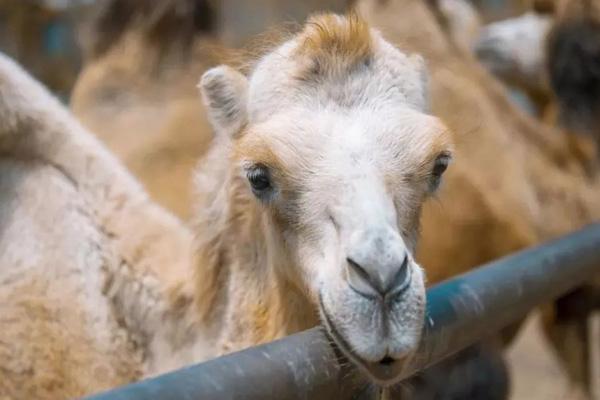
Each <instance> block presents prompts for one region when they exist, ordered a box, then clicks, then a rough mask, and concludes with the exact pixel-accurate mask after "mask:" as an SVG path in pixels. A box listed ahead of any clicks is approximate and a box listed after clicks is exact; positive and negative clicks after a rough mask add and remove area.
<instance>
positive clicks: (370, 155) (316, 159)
mask: <svg viewBox="0 0 600 400" xmlns="http://www.w3.org/2000/svg"><path fill="white" fill-rule="evenodd" d="M449 141H450V138H449V137H448V135H447V132H446V130H445V128H444V127H443V126H442V125H441V124H440V123H439V121H438V120H437V119H436V118H434V117H431V116H427V115H424V114H421V113H419V112H416V111H414V110H412V109H409V108H405V107H383V108H370V107H364V108H359V109H354V110H352V112H349V111H348V110H343V109H341V108H339V107H332V108H325V109H320V110H317V109H315V110H313V111H312V112H306V110H305V109H304V108H302V107H296V108H293V109H290V110H288V111H287V112H282V113H280V114H276V115H274V116H272V117H271V118H270V119H268V120H266V121H265V122H263V123H260V124H256V125H254V126H252V127H250V128H249V130H248V131H247V132H246V134H245V135H244V136H243V137H242V138H241V139H240V141H239V142H238V144H237V154H238V157H239V158H240V159H241V160H243V161H249V162H252V163H261V164H265V165H269V166H271V167H274V168H276V169H277V170H280V171H282V172H284V173H286V174H288V175H293V177H294V178H296V179H298V178H300V177H303V176H304V175H306V176H311V177H314V178H315V179H317V178H318V177H321V178H327V177H332V178H339V177H340V176H341V175H348V173H349V172H350V171H352V170H361V171H363V172H367V170H370V171H372V172H375V173H378V174H384V173H385V172H386V171H389V170H394V169H402V170H405V171H413V172H414V170H416V169H418V168H420V167H421V166H422V165H423V161H424V160H426V159H428V158H429V157H430V156H431V155H434V154H438V153H439V152H441V151H444V150H447V149H448V147H449ZM319 180H320V179H319Z"/></svg>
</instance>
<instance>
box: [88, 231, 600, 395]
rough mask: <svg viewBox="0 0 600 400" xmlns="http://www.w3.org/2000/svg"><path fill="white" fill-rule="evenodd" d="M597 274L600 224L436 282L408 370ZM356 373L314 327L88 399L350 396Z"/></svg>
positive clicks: (507, 322) (461, 346)
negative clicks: (419, 338) (414, 354)
mask: <svg viewBox="0 0 600 400" xmlns="http://www.w3.org/2000/svg"><path fill="white" fill-rule="evenodd" d="M594 274H600V224H597V225H592V226H589V227H587V228H586V229H583V230H581V231H579V232H576V233H573V234H571V235H568V236H565V237H563V238H561V239H558V240H555V241H552V242H549V243H547V244H544V245H541V246H539V247H536V248H532V249H528V250H524V251H522V252H519V253H516V254H514V255H511V256H508V257H505V258H502V259H499V260H497V261H494V262H491V263H489V264H486V265H484V266H482V267H480V268H478V269H476V270H474V271H471V272H469V273H467V274H464V275H461V276H457V277H455V278H453V279H451V280H449V281H446V282H444V283H441V284H438V285H436V286H434V287H432V288H431V289H429V290H428V292H427V301H428V306H427V318H426V327H425V331H424V335H423V339H422V341H421V344H420V348H419V350H418V352H417V355H416V357H415V358H414V360H412V362H411V363H410V364H409V365H408V366H407V368H406V369H405V370H404V373H403V377H404V378H408V377H410V376H411V375H412V374H414V373H415V372H417V371H420V370H423V369H424V368H426V367H428V366H431V365H433V364H435V363H438V362H439V361H441V360H442V359H444V358H445V357H448V356H449V355H451V354H453V353H456V352H457V351H459V350H461V349H464V348H466V347H467V346H469V345H471V344H473V343H475V342H476V341H477V340H478V339H480V338H482V337H484V336H486V335H489V334H492V333H494V332H497V331H498V330H500V329H502V328H504V327H506V326H508V325H510V324H511V323H512V322H515V321H518V320H519V319H521V318H522V317H524V316H525V315H526V314H527V313H528V312H529V311H530V310H531V309H532V308H534V307H535V306H536V305H539V304H542V303H545V302H548V301H551V300H553V299H555V298H557V297H559V296H561V295H563V294H565V293H567V292H568V291H570V290H572V289H574V288H576V287H578V286H580V285H582V284H583V283H585V282H586V280H587V279H589V278H590V277H591V276H592V275H594ZM348 368H350V371H349V370H348ZM358 376H359V374H357V373H355V371H353V367H348V366H347V365H345V364H344V365H341V364H340V363H339V354H338V353H337V352H336V349H335V348H334V347H332V346H331V345H330V341H329V340H328V339H327V337H326V336H325V334H324V332H323V331H322V329H321V328H313V329H310V330H308V331H305V332H302V333H299V334H296V335H292V336H289V337H286V338H284V339H281V340H278V341H275V342H272V343H268V344H265V345H261V346H257V347H253V348H250V349H247V350H244V351H240V352H237V353H233V354H230V355H226V356H223V357H220V358H217V359H214V360H211V361H207V362H204V363H201V364H198V365H195V366H192V367H188V368H184V369H181V370H178V371H175V372H171V373H168V374H165V375H162V376H159V377H156V378H153V379H148V380H145V381H141V382H138V383H134V384H131V385H129V386H125V387H122V388H118V389H114V390H112V391H109V392H106V393H103V394H100V395H96V396H93V397H91V398H90V400H92V399H93V400H109V399H110V400H141V399H159V400H160V399H164V400H166V399H203V400H206V399H247V400H253V399H256V400H268V399H351V398H355V393H352V388H356V385H355V382H356V380H357V379H360V378H357V377H358Z"/></svg>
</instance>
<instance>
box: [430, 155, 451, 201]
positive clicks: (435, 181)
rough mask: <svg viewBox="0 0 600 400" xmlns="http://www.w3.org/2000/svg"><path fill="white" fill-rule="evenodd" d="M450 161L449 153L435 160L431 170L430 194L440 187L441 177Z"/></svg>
mask: <svg viewBox="0 0 600 400" xmlns="http://www.w3.org/2000/svg"><path fill="white" fill-rule="evenodd" d="M451 159H452V157H451V156H450V154H449V153H442V154H440V155H439V156H438V157H437V158H436V159H435V162H434V164H433V169H432V170H431V182H430V189H431V191H432V192H433V191H435V190H436V189H437V188H438V187H439V186H440V183H441V181H442V175H443V174H444V172H446V169H448V165H449V164H450V160H451Z"/></svg>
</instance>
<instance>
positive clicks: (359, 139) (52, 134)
mask: <svg viewBox="0 0 600 400" xmlns="http://www.w3.org/2000/svg"><path fill="white" fill-rule="evenodd" d="M201 86H202V91H203V98H204V100H205V102H206V104H207V108H208V110H209V116H210V118H211V120H212V122H213V124H214V126H215V128H216V129H217V131H218V134H219V135H218V138H217V140H216V141H215V143H214V145H213V148H212V150H211V152H210V154H209V155H208V157H207V158H206V160H205V161H204V163H203V166H201V167H200V170H199V172H198V178H197V180H198V182H199V190H200V192H202V193H204V196H201V197H202V198H203V202H202V203H200V204H199V206H201V207H200V209H199V210H198V220H197V229H198V232H197V235H198V236H197V243H196V249H195V251H196V255H197V259H196V260H195V261H194V262H193V263H192V262H191V258H190V254H191V249H190V247H191V246H190V234H189V232H188V231H187V230H186V229H185V228H184V227H182V226H181V225H180V224H179V223H178V222H177V221H176V220H175V219H174V218H173V217H171V216H169V215H168V214H167V213H166V212H164V211H163V210H162V209H160V208H159V207H158V206H156V205H154V204H153V203H152V202H151V201H150V200H149V199H148V197H147V195H146V194H145V193H144V192H143V191H142V189H141V188H140V187H139V185H138V184H137V183H136V182H135V180H134V179H133V178H132V177H131V176H130V175H129V174H128V173H127V172H126V171H125V170H124V168H123V167H122V166H121V165H120V164H119V163H118V162H117V161H116V159H115V158H114V157H112V156H111V155H110V154H109V153H108V152H107V151H106V150H105V149H104V148H103V147H102V146H101V145H100V144H99V143H98V142H97V141H96V140H95V139H94V138H93V137H92V135H91V134H90V133H88V132H87V131H86V130H85V129H83V128H82V127H81V126H80V125H79V124H78V123H77V122H76V121H75V120H74V119H73V118H72V117H71V116H70V115H69V113H68V112H67V111H66V110H64V109H63V108H62V106H61V105H60V104H59V103H58V102H56V101H55V100H54V99H52V98H51V97H50V95H49V94H48V93H47V92H46V91H45V90H44V89H43V88H42V87H40V86H39V85H38V84H37V83H36V82H34V81H33V80H32V79H31V78H30V77H29V76H27V75H26V74H25V73H24V72H23V71H22V70H21V69H20V68H19V67H17V66H16V65H15V64H13V63H12V62H11V61H10V60H8V59H6V58H5V57H2V58H0V121H1V122H0V123H1V125H0V146H1V147H0V148H1V149H2V154H3V160H2V162H3V163H6V167H5V168H6V171H7V172H6V173H3V174H0V176H2V179H3V182H6V183H4V184H5V185H6V190H4V191H3V193H4V194H5V196H7V199H6V201H5V202H3V204H6V205H7V206H6V207H5V208H3V210H5V218H6V219H7V222H6V223H5V224H3V225H2V228H3V231H2V236H1V242H0V245H2V246H5V250H6V251H3V252H2V253H1V254H2V257H3V260H2V263H1V265H2V266H3V268H2V275H0V277H2V286H1V291H0V294H1V296H2V298H3V301H2V302H1V303H0V304H1V307H2V312H0V315H1V316H2V318H5V323H4V324H3V326H10V329H3V330H2V331H0V344H1V346H0V356H1V357H2V365H3V369H2V372H1V373H2V379H0V395H1V396H3V397H8V398H23V397H25V398H40V399H44V398H53V399H54V398H65V397H73V396H79V395H81V394H84V393H86V392H90V391H94V390H97V389H100V388H106V387H107V386H113V385H116V384H119V383H123V382H126V381H129V380H133V379H137V378H139V377H141V376H147V375H152V374H155V373H158V372H160V371H164V370H168V369H171V368H174V367H176V366H182V365H186V364H189V363H191V362H193V361H199V360H202V359H206V358H208V357H211V356H215V355H218V354H222V353H225V352H229V351H232V350H237V349H241V348H243V347H246V346H249V345H254V344H257V343H261V342H265V341H269V340H272V339H275V338H278V337H281V336H284V335H287V334H290V333H293V332H296V331H298V330H301V329H305V328H308V327H311V326H314V325H316V324H318V323H319V320H321V321H322V322H323V324H324V325H325V326H326V327H327V328H328V329H329V330H330V332H331V333H332V337H333V339H334V341H335V342H336V343H337V344H338V346H339V347H340V348H341V349H342V350H343V351H344V352H345V353H346V354H347V355H348V356H349V357H350V358H351V359H352V360H354V361H355V362H356V363H357V364H358V365H359V367H361V368H362V369H363V370H364V371H365V372H366V373H367V374H368V375H369V376H370V377H371V378H372V379H373V380H375V381H376V382H379V383H385V384H389V383H392V382H394V381H395V379H396V377H397V375H398V372H399V370H400V369H401V366H402V360H406V359H408V358H409V357H410V356H411V354H412V352H413V351H414V350H415V349H416V346H417V344H418V341H419V338H420V334H421V329H422V325H423V312H424V276H423V274H422V270H421V268H420V267H419V265H418V264H416V262H415V260H414V258H413V252H414V249H415V246H416V241H417V236H418V228H419V216H420V210H421V208H422V205H423V203H424V202H425V201H426V200H427V199H428V198H429V197H431V195H432V194H433V193H434V192H435V191H436V189H437V188H438V186H439V185H440V183H441V178H442V174H443V173H444V171H445V169H446V167H447V166H448V163H449V161H450V158H451V150H452V146H451V139H452V138H451V135H450V133H449V131H448V130H447V129H446V128H445V127H444V126H443V124H441V123H440V122H439V121H438V120H437V119H436V118H434V117H432V116H430V115H427V114H426V113H425V108H426V107H427V96H426V87H427V72H426V70H425V69H424V65H423V62H422V59H421V58H420V57H419V56H410V57H409V56H407V55H405V54H404V53H402V52H401V51H399V50H397V49H396V48H394V47H393V46H391V45H390V44H389V43H387V42H386V41H385V40H384V39H383V38H381V36H380V35H379V34H378V33H377V32H375V31H372V30H370V29H369V27H368V26H367V25H366V24H365V23H364V22H363V21H361V20H360V19H358V18H357V17H348V18H344V17H339V16H334V15H325V16H321V17H317V18H315V19H313V20H311V22H310V23H309V24H308V25H306V27H305V28H304V29H303V31H302V32H301V33H300V34H298V35H296V36H294V37H293V38H291V39H290V40H288V41H287V42H285V43H284V44H282V45H281V46H279V47H277V48H276V49H275V50H273V51H272V52H270V53H269V54H268V55H267V56H265V57H263V58H262V59H261V60H260V62H259V63H258V64H257V65H256V67H255V68H254V69H253V72H252V74H251V75H250V76H249V77H248V78H246V77H245V76H244V75H242V74H240V73H239V72H236V71H235V70H233V69H231V68H228V67H219V68H216V69H211V70H210V71H208V72H207V73H206V74H205V75H204V76H203V78H202V82H201ZM284 86H285V88H286V89H285V92H281V88H282V87H284ZM332 185H336V187H337V188H338V189H337V191H336V192H332V191H331V190H329V188H330V187H331V186H332ZM340 191H343V193H344V196H338V195H337V194H339V193H340ZM23 199H27V200H28V201H23ZM29 199H33V200H31V201H29ZM23 230H25V231H24V232H25V233H23ZM23 238H26V239H27V240H28V242H27V243H23V242H22V240H23ZM16 321H18V323H15V322H16ZM380 361H382V362H383V363H380Z"/></svg>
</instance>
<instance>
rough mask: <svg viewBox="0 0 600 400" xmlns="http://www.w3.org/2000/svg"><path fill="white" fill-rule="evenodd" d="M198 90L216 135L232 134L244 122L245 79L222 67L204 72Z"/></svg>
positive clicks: (241, 75)
mask: <svg viewBox="0 0 600 400" xmlns="http://www.w3.org/2000/svg"><path fill="white" fill-rule="evenodd" d="M198 87H199V88H200V92H201V94H202V100H203V102H204V105H205V106H206V107H207V109H208V115H209V118H210V120H211V122H212V124H213V126H214V128H215V130H216V131H217V133H221V132H223V133H226V134H227V135H229V136H234V135H236V134H237V133H238V132H239V131H240V130H241V129H242V128H243V127H244V125H246V122H247V120H248V113H247V99H248V79H247V78H246V77H245V76H244V75H243V74H241V73H240V72H238V71H236V70H234V69H233V68H230V67H227V66H225V65H222V66H219V67H216V68H212V69H209V70H208V71H206V72H205V73H204V75H202V79H200V84H199V85H198Z"/></svg>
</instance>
